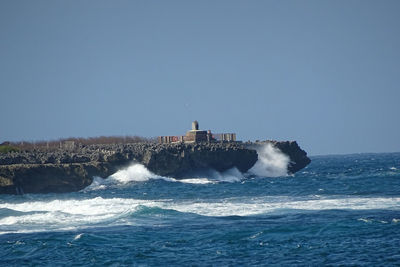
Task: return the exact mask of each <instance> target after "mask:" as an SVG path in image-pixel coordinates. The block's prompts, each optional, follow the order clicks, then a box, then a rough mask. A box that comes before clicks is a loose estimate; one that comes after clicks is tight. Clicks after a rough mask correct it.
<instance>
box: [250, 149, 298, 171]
mask: <svg viewBox="0 0 400 267" xmlns="http://www.w3.org/2000/svg"><path fill="white" fill-rule="evenodd" d="M256 150H257V154H258V161H257V162H256V164H254V166H253V167H252V168H251V169H250V170H249V171H248V173H249V174H251V175H256V176H259V177H279V176H286V175H287V173H288V164H289V162H290V159H289V157H288V156H287V155H285V154H284V153H282V152H281V151H280V150H279V149H278V148H276V147H274V146H273V145H272V144H269V143H267V144H265V145H262V146H259V147H257V148H256Z"/></svg>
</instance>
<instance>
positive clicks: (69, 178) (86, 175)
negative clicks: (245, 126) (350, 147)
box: [0, 141, 310, 194]
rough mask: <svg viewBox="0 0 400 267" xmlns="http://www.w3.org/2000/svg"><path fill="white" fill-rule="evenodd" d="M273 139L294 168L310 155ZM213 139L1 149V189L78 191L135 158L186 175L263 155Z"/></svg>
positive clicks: (246, 165) (240, 165) (241, 165)
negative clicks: (208, 140)
mask: <svg viewBox="0 0 400 267" xmlns="http://www.w3.org/2000/svg"><path fill="white" fill-rule="evenodd" d="M267 142H272V143H273V145H274V146H276V147H277V148H279V149H280V150H281V151H282V152H283V153H285V154H287V155H288V156H289V157H290V159H291V163H290V165H289V171H290V172H293V173H294V172H296V171H298V170H299V169H301V168H304V167H305V166H306V165H307V164H308V163H309V162H310V160H309V159H308V157H307V154H306V153H305V152H304V151H303V150H301V148H300V147H299V146H298V145H297V143H296V142H276V141H267ZM261 144H263V143H239V142H226V143H220V142H213V143H191V144H183V143H177V144H155V143H136V144H115V145H90V146H81V147H79V148H77V149H75V150H63V149H59V150H53V151H39V150H33V151H25V152H10V153H7V154H0V193H3V194H4V193H5V194H22V193H49V192H56V193H58V192H74V191H79V190H81V189H83V188H85V187H86V186H88V185H90V184H91V183H92V181H93V177H94V176H99V177H103V178H106V177H108V176H110V175H111V174H113V173H115V172H116V171H117V170H118V169H121V168H123V167H125V166H128V165H129V164H131V163H132V162H138V163H141V164H143V165H145V166H146V167H147V168H148V169H149V170H150V171H151V172H153V173H155V174H158V175H162V176H173V177H177V178H179V177H183V176H184V175H185V173H187V172H189V171H193V170H202V169H215V170H217V171H221V172H222V171H225V170H228V169H230V168H233V167H236V168H237V169H238V170H240V171H241V172H246V171H247V170H249V169H250V168H251V167H252V166H253V165H254V164H255V162H256V161H257V159H258V156H257V152H256V150H255V149H254V148H253V147H252V145H261Z"/></svg>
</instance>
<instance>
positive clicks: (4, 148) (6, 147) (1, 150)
mask: <svg viewBox="0 0 400 267" xmlns="http://www.w3.org/2000/svg"><path fill="white" fill-rule="evenodd" d="M12 151H14V152H16V151H18V148H16V147H13V146H10V145H0V153H8V152H12Z"/></svg>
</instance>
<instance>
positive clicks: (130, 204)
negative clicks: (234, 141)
mask: <svg viewBox="0 0 400 267" xmlns="http://www.w3.org/2000/svg"><path fill="white" fill-rule="evenodd" d="M5 208H6V209H7V210H8V216H5V217H3V218H0V225H1V226H2V231H1V232H0V233H2V234H4V233H10V232H38V231H60V230H74V229H80V228H90V227H97V226H99V225H104V224H105V223H106V224H107V225H140V224H141V221H140V219H141V216H142V215H143V212H144V210H149V209H150V211H151V213H156V214H155V216H160V214H163V215H162V216H168V214H171V216H176V212H179V213H191V214H195V215H200V216H213V217H221V216H252V215H261V214H271V215H275V214H285V213H288V212H296V211H299V212H300V211H302V210H311V211H322V210H332V209H340V210H373V209H392V210H393V209H394V210H399V209H400V198H398V197H397V198H390V197H375V198H360V197H354V198H346V197H344V198H320V199H301V198H288V197H286V196H275V197H259V198H247V197H246V198H241V197H239V198H224V199H219V200H214V201H211V202H210V201H204V200H202V201H195V200H190V201H184V200H183V201H178V202H175V201H172V200H170V199H159V200H142V199H134V198H102V197H95V198H90V199H81V200H75V199H67V200H52V201H31V202H24V203H7V204H0V210H1V209H5Z"/></svg>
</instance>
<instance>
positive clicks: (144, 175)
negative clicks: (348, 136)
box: [85, 144, 289, 190]
mask: <svg viewBox="0 0 400 267" xmlns="http://www.w3.org/2000/svg"><path fill="white" fill-rule="evenodd" d="M257 153H258V161H257V162H256V164H255V165H254V166H253V167H252V168H251V169H250V170H249V171H248V172H247V173H244V174H243V173H241V172H240V171H239V170H238V169H237V168H231V169H229V170H226V171H224V172H218V171H216V170H213V169H208V170H204V171H200V172H199V171H197V172H194V173H191V174H190V175H188V177H186V178H184V179H176V178H173V177H165V176H160V175H156V174H154V173H152V172H151V171H149V170H148V169H147V168H146V167H145V166H144V165H142V164H139V163H133V164H132V165H130V166H129V167H127V168H125V169H122V170H119V171H118V172H116V173H114V174H113V175H111V176H110V177H108V178H107V179H103V178H100V177H95V178H94V180H93V183H92V184H91V185H90V186H89V187H87V188H86V189H85V190H96V189H105V188H107V186H115V185H126V184H129V183H132V182H145V181H149V180H152V179H161V180H165V181H168V182H180V183H190V184H210V183H211V184H215V183H218V182H230V183H233V182H240V181H242V180H243V179H245V178H246V177H248V176H257V177H280V176H286V175H287V167H288V163H289V157H288V156H286V155H285V154H283V153H282V152H281V151H280V150H279V149H277V148H275V147H274V146H273V145H272V144H265V145H263V146H260V147H259V148H257Z"/></svg>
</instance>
